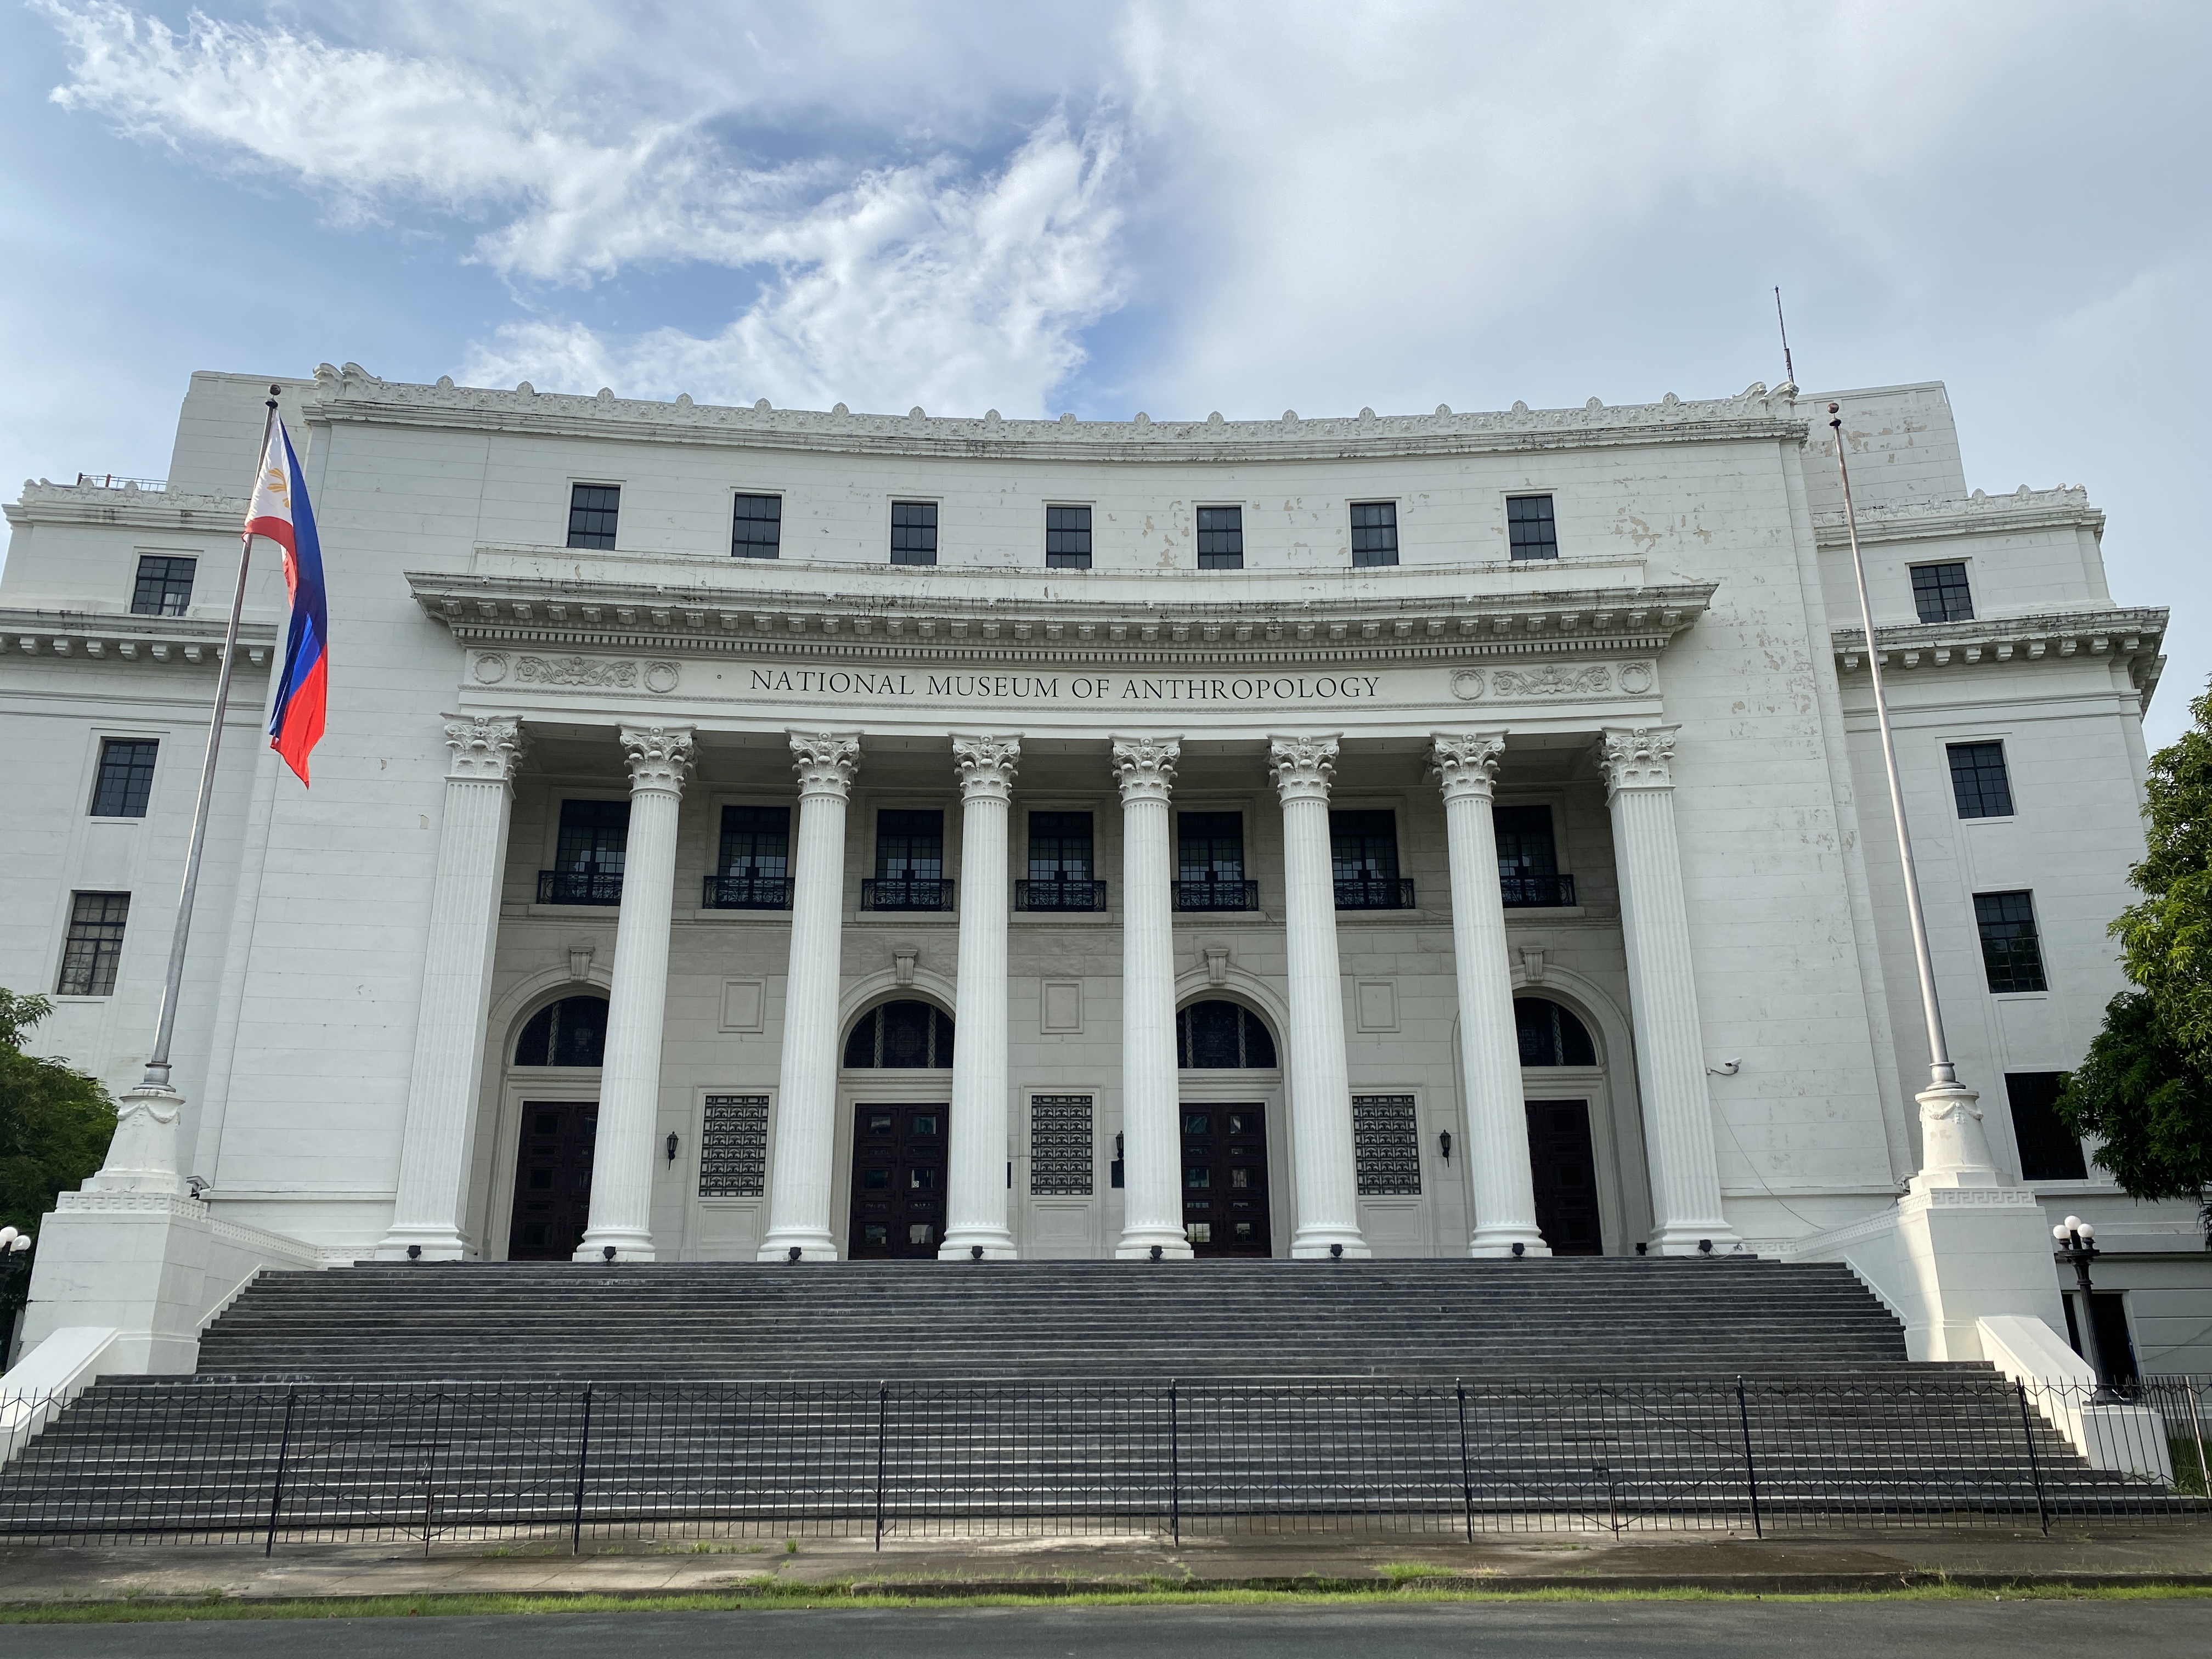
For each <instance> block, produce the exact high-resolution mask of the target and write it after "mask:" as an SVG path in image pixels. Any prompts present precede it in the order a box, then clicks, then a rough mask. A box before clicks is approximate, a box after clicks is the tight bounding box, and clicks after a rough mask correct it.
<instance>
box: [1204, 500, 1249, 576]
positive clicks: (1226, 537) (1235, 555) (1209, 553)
mask: <svg viewBox="0 0 2212 1659" xmlns="http://www.w3.org/2000/svg"><path fill="white" fill-rule="evenodd" d="M1198 568H1200V570H1242V569H1243V568H1244V509H1243V507H1200V508H1199V509H1198Z"/></svg>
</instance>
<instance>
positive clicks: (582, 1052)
mask: <svg viewBox="0 0 2212 1659" xmlns="http://www.w3.org/2000/svg"><path fill="white" fill-rule="evenodd" d="M606 1051H607V1000H606V999H605V997H600V996H577V997H562V999H561V1000H560V1001H558V1002H550V1003H548V1004H546V1005H545V1006H544V1007H543V1008H540V1009H539V1010H538V1012H536V1013H534V1014H532V1016H531V1017H530V1020H529V1023H528V1024H526V1025H525V1026H524V1027H523V1028H522V1035H521V1036H519V1037H517V1038H516V1039H515V1042H514V1063H515V1064H516V1065H517V1066H598V1065H601V1064H604V1063H605V1059H606Z"/></svg>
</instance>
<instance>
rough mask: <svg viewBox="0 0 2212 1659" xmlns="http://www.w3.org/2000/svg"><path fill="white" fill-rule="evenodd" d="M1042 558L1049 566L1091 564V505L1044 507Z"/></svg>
mask: <svg viewBox="0 0 2212 1659" xmlns="http://www.w3.org/2000/svg"><path fill="white" fill-rule="evenodd" d="M1044 562H1045V568H1047V569H1050V570H1088V569H1090V568H1091V509H1090V508H1089V507H1046V508H1045V510H1044Z"/></svg>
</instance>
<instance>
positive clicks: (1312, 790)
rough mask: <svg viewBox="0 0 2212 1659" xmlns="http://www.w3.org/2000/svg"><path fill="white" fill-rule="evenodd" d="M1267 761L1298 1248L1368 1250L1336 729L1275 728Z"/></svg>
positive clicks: (1311, 1251)
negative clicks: (1282, 953)
mask: <svg viewBox="0 0 2212 1659" xmlns="http://www.w3.org/2000/svg"><path fill="white" fill-rule="evenodd" d="M1267 764H1268V768H1269V769H1270V770H1271V771H1273V773H1274V775H1275V793H1277V794H1278V795H1279V796H1281V797H1282V802H1283V930H1284V933H1285V941H1286V943H1287V945H1288V946H1289V953H1290V962H1291V1030H1290V1038H1291V1150H1292V1155H1293V1156H1294V1157H1295V1158H1296V1159H1297V1205H1298V1216H1297V1220H1298V1225H1297V1233H1296V1234H1295V1235H1294V1236H1293V1237H1292V1238H1291V1255H1294V1256H1327V1255H1368V1254H1369V1251H1368V1249H1367V1243H1366V1241H1365V1240H1364V1239H1363V1238H1361V1237H1360V1236H1359V1182H1358V1169H1357V1167H1356V1165H1355V1164H1354V1162H1353V1158H1352V1081H1351V1077H1350V1074H1349V1073H1348V1071H1347V1070H1346V1066H1345V1060H1344V991H1343V987H1342V984H1341V982H1340V981H1341V975H1340V970H1339V969H1338V966H1337V957H1336V874H1335V865H1334V861H1333V860H1331V858H1330V856H1329V845H1328V785H1329V778H1330V776H1331V775H1332V774H1334V772H1335V770H1336V739H1335V738H1271V739H1270V740H1269V742H1268V744H1267Z"/></svg>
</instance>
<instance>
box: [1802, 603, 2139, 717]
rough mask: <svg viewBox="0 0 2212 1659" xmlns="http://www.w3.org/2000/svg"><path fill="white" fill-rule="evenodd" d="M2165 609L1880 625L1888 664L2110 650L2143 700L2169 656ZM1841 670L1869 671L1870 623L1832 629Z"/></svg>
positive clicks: (1905, 666)
mask: <svg viewBox="0 0 2212 1659" xmlns="http://www.w3.org/2000/svg"><path fill="white" fill-rule="evenodd" d="M2167 614H2168V613H2167V612H2166V609H2165V608H2164V607H2163V606H2160V605H2133V606H2126V607H2115V608H2112V609H2100V610H2093V611H2045V612H2039V613H2038V614H2036V615H2034V616H2028V617H1975V618H1974V619H1973V620H1972V621H1971V622H1955V623H1911V624H1910V625H1903V626H1898V627H1893V628H1879V627H1878V628H1876V629H1875V643H1876V644H1877V646H1878V647H1880V648H1881V665H1882V667H1883V669H1884V670H1885V671H1909V670H1922V671H1925V670H1929V669H1937V668H1941V669H1953V670H1959V669H1966V668H1969V667H1973V666H1977V665H1990V664H1994V663H2039V662H2052V663H2055V662H2063V661H2065V660H2066V659H2069V658H2075V657H2081V656H2083V655H2087V656H2090V657H2104V656H2109V657H2112V659H2115V660H2117V661H2122V662H2124V663H2126V664H2127V665H2128V678H2129V680H2130V683H2131V684H2133V685H2134V686H2135V688H2136V691H2137V692H2138V693H2139V694H2140V696H2141V697H2142V703H2143V706H2144V707H2146V708H2148V706H2149V704H2150V699H2151V694H2152V692H2154V691H2155V690H2157V689H2158V680H2159V675H2160V672H2161V671H2163V670H2164V669H2165V667H2166V659H2165V658H2164V657H2161V656H2160V655H2159V646H2160V643H2161V642H2162V641H2164V639H2165V637H2166V617H2167ZM1830 639H1831V642H1832V646H1833V647H1834V651H1835V657H1836V669H1837V671H1838V673H1839V674H1859V673H1863V672H1865V671H1866V656H1867V651H1866V630H1865V629H1863V628H1838V629H1835V630H1834V632H1833V633H1832V635H1830Z"/></svg>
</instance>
